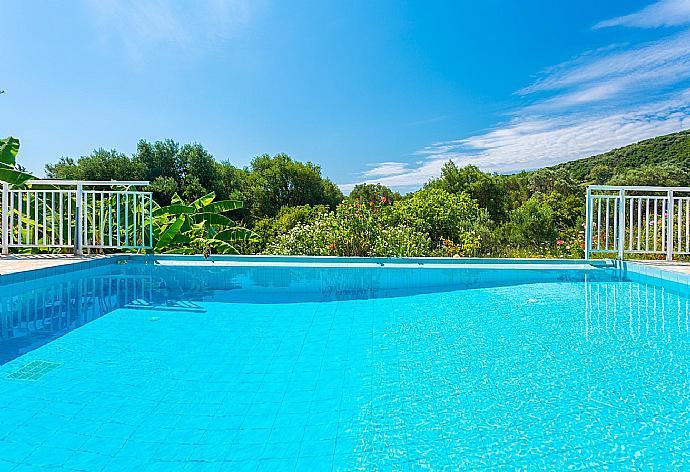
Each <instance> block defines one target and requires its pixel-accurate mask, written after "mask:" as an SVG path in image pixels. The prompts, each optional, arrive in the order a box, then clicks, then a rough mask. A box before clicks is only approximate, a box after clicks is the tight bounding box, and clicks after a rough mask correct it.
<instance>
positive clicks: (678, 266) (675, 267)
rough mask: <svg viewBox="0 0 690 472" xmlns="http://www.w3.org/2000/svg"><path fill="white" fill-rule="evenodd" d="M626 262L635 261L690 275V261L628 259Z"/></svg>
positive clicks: (650, 266) (646, 265)
mask: <svg viewBox="0 0 690 472" xmlns="http://www.w3.org/2000/svg"><path fill="white" fill-rule="evenodd" d="M626 262H634V263H635V264H641V265H643V266H645V267H649V268H653V269H659V270H667V271H671V272H677V273H680V274H685V275H690V262H679V261H670V262H669V261H635V260H628V261H626Z"/></svg>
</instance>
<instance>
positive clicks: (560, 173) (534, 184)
mask: <svg viewBox="0 0 690 472" xmlns="http://www.w3.org/2000/svg"><path fill="white" fill-rule="evenodd" d="M529 186H530V191H531V192H532V193H549V192H553V191H556V192H558V193H560V194H561V195H581V194H582V193H583V192H582V187H581V186H580V185H579V184H578V183H577V182H576V181H575V180H574V179H573V178H572V176H571V175H570V174H569V173H568V172H567V171H565V170H564V169H554V168H551V167H547V168H544V169H539V170H536V171H534V172H532V173H531V174H530V175H529Z"/></svg>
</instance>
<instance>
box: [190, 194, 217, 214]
mask: <svg viewBox="0 0 690 472" xmlns="http://www.w3.org/2000/svg"><path fill="white" fill-rule="evenodd" d="M215 198H216V192H210V193H207V194H206V195H204V196H203V197H199V198H197V199H196V200H194V201H193V202H192V206H193V207H194V208H196V209H197V210H201V209H202V208H204V207H205V206H207V205H210V204H211V202H213V200H214V199H215Z"/></svg>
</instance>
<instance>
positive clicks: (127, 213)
mask: <svg viewBox="0 0 690 472" xmlns="http://www.w3.org/2000/svg"><path fill="white" fill-rule="evenodd" d="M25 184H27V185H28V186H50V187H53V188H46V189H42V188H10V185H9V184H8V183H6V182H5V183H3V186H2V209H1V213H2V222H1V224H2V231H1V232H2V253H3V254H8V253H9V249H10V247H15V248H27V247H29V248H66V247H74V253H75V254H79V255H81V254H83V252H84V248H88V249H151V248H152V247H153V221H152V217H151V215H152V214H153V194H152V193H151V192H144V191H139V190H134V189H132V188H133V187H141V186H146V185H148V184H149V182H148V181H143V180H142V181H116V180H113V181H100V180H89V181H80V180H47V179H33V180H28V181H26V182H25ZM71 187H74V188H71ZM84 187H90V188H92V189H91V190H85V189H84ZM94 187H98V189H93V188H94ZM118 187H125V190H123V189H119V190H115V189H114V188H118Z"/></svg>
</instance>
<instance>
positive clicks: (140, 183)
mask: <svg viewBox="0 0 690 472" xmlns="http://www.w3.org/2000/svg"><path fill="white" fill-rule="evenodd" d="M24 183H25V184H27V185H55V186H61V185H64V186H76V185H81V186H82V187H116V186H129V187H145V186H147V185H149V181H148V180H58V179H56V180H51V179H32V180H27V181H26V182H24Z"/></svg>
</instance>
